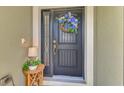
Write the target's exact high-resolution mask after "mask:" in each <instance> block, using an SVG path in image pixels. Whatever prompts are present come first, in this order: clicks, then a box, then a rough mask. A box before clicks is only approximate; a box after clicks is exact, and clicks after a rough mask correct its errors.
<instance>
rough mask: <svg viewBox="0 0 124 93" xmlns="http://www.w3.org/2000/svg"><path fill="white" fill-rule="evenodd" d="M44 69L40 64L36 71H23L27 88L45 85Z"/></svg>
mask: <svg viewBox="0 0 124 93" xmlns="http://www.w3.org/2000/svg"><path fill="white" fill-rule="evenodd" d="M44 67H45V66H44V64H40V65H38V67H37V69H36V70H32V71H31V70H28V71H24V70H23V73H24V75H25V83H26V86H39V85H42V84H43V71H44Z"/></svg>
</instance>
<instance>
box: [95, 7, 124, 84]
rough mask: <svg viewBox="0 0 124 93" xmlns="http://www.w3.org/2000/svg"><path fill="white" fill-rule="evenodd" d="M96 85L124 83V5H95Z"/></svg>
mask: <svg viewBox="0 0 124 93" xmlns="http://www.w3.org/2000/svg"><path fill="white" fill-rule="evenodd" d="M94 33H95V55H94V57H95V61H94V62H95V65H94V77H95V82H94V83H95V85H123V7H106V6H103V7H101V6H100V7H95V31H94Z"/></svg>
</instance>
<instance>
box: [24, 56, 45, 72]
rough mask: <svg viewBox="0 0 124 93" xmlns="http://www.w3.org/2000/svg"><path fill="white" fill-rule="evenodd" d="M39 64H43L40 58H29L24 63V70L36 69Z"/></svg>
mask: <svg viewBox="0 0 124 93" xmlns="http://www.w3.org/2000/svg"><path fill="white" fill-rule="evenodd" d="M39 64H43V62H42V61H41V60H39V59H38V58H35V59H31V58H29V59H27V60H26V61H25V63H24V64H23V70H35V69H36V68H37V66H38V65H39Z"/></svg>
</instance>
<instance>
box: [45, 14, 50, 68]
mask: <svg viewBox="0 0 124 93" xmlns="http://www.w3.org/2000/svg"><path fill="white" fill-rule="evenodd" d="M44 31H45V38H44V39H45V40H44V41H45V45H44V63H45V65H46V66H49V13H46V14H44Z"/></svg>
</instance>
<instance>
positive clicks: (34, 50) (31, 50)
mask: <svg viewBox="0 0 124 93" xmlns="http://www.w3.org/2000/svg"><path fill="white" fill-rule="evenodd" d="M28 57H37V48H36V47H30V48H29V49H28Z"/></svg>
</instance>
